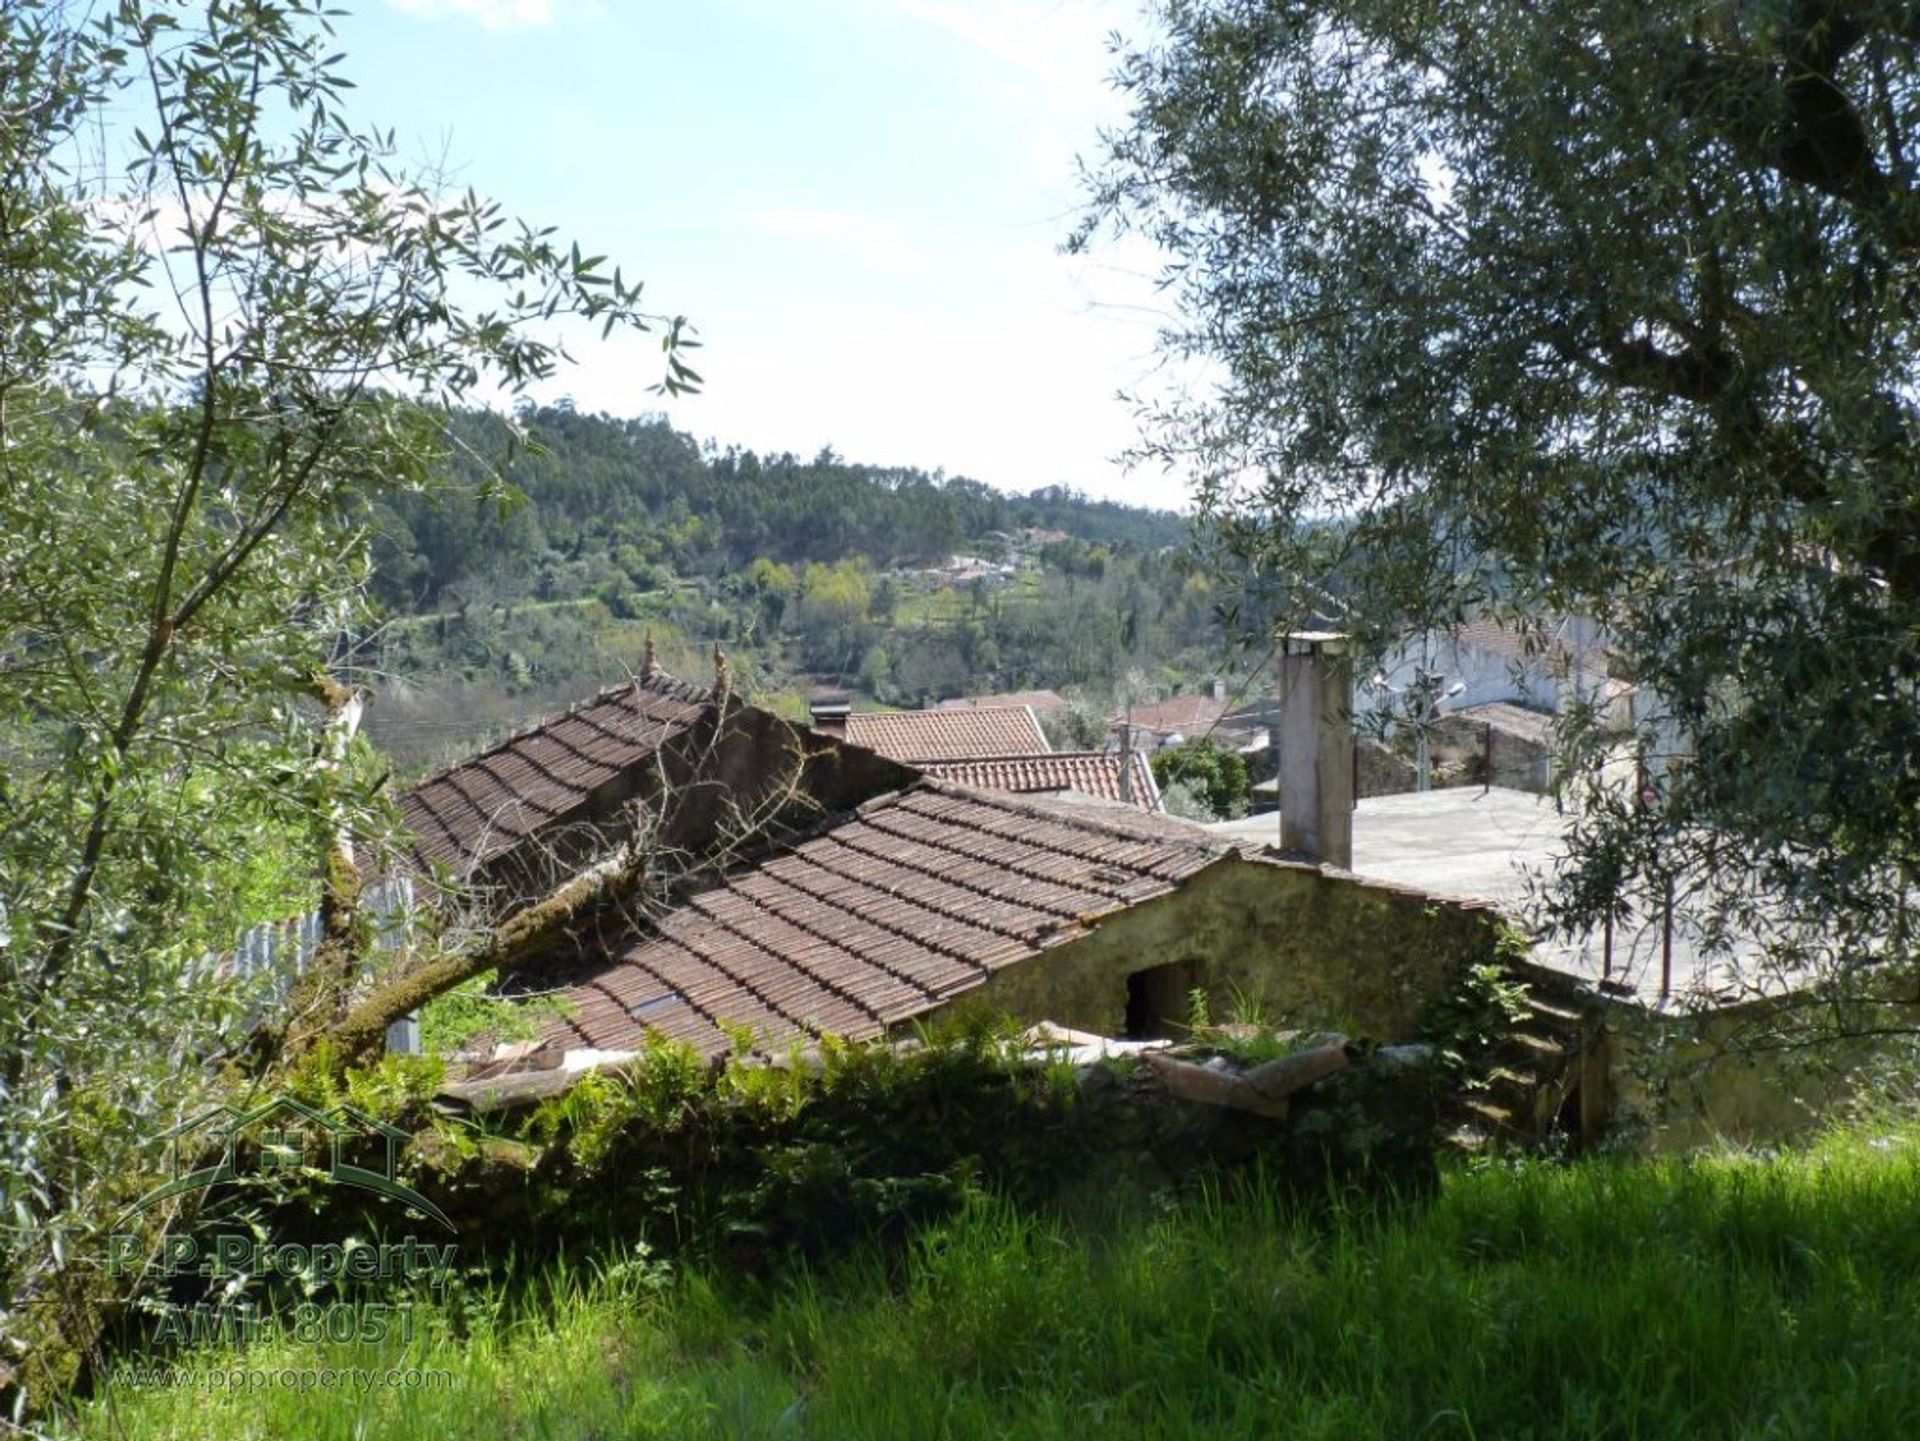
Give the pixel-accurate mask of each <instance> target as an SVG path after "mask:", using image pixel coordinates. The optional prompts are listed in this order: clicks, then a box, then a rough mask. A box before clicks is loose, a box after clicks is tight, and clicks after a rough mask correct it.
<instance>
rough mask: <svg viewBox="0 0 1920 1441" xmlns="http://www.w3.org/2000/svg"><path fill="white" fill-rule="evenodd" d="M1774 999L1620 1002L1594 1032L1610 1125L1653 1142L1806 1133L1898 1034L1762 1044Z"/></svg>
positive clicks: (1890, 1051) (1853, 1090)
mask: <svg viewBox="0 0 1920 1441" xmlns="http://www.w3.org/2000/svg"><path fill="white" fill-rule="evenodd" d="M1781 1004H1782V1003H1781V1002H1777V1001H1767V1000H1761V1001H1753V1002H1748V1003H1745V1004H1742V1005H1735V1006H1729V1007H1726V1008H1724V1009H1721V1010H1717V1011H1712V1012H1708V1013H1705V1014H1700V1015H1663V1014H1660V1013H1658V1012H1655V1011H1651V1010H1648V1009H1646V1008H1644V1007H1640V1006H1635V1005H1630V1004H1619V1005H1616V1006H1614V1007H1613V1008H1612V1009H1611V1011H1610V1013H1609V1016H1608V1023H1607V1026H1606V1030H1605V1034H1604V1035H1603V1037H1602V1039H1601V1052H1602V1055H1603V1057H1604V1067H1605V1076H1606V1087H1607V1094H1606V1098H1605V1103H1606V1108H1607V1111H1608V1114H1609V1117H1610V1120H1611V1122H1612V1124H1613V1126H1614V1127H1615V1128H1616V1129H1618V1130H1620V1131H1621V1132H1622V1133H1623V1134H1624V1135H1625V1136H1627V1137H1628V1138H1629V1139H1632V1140H1636V1141H1639V1142H1640V1143H1642V1144H1643V1145H1645V1146H1646V1147H1647V1148H1648V1149H1652V1150H1686V1149H1691V1148H1694V1147H1698V1146H1703V1145H1708V1144H1712V1143H1714V1142H1719V1141H1729V1140H1731V1141H1737V1142H1741V1143H1743V1144H1753V1143H1767V1142H1775V1141H1783V1140H1788V1139H1791V1138H1793V1137H1795V1136H1800V1135H1805V1134H1806V1133H1807V1132H1809V1131H1811V1130H1813V1129H1815V1128H1816V1127H1817V1126H1819V1125H1820V1124H1821V1122H1822V1121H1823V1120H1825V1119H1826V1118H1828V1117H1830V1116H1832V1115H1833V1113H1834V1112H1835V1110H1836V1109H1837V1108H1839V1107H1841V1106H1843V1105H1844V1104H1845V1103H1847V1102H1848V1101H1850V1100H1852V1099H1854V1098H1856V1097H1858V1096H1859V1095H1861V1094H1862V1092H1863V1087H1864V1086H1865V1085H1867V1084H1869V1083H1870V1082H1871V1078H1872V1077H1873V1076H1874V1074H1875V1071H1876V1067H1877V1065H1878V1063H1880V1062H1881V1061H1882V1060H1884V1059H1887V1058H1890V1057H1892V1056H1894V1055H1896V1054H1898V1052H1899V1050H1900V1048H1901V1045H1902V1044H1903V1043H1902V1041H1901V1040H1899V1039H1894V1040H1886V1041H1876V1040H1872V1039H1864V1038H1853V1039H1839V1038H1837V1039H1834V1040H1832V1041H1829V1042H1825V1043H1823V1044H1821V1045H1820V1046H1818V1047H1790V1048H1784V1049H1783V1048H1780V1047H1777V1046H1770V1045H1767V1044H1765V1039H1764V1032H1765V1030H1766V1029H1767V1027H1768V1022H1769V1016H1768V1012H1769V1011H1770V1010H1771V1009H1772V1008H1774V1007H1776V1006H1779V1005H1781Z"/></svg>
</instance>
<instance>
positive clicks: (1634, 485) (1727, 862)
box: [1076, 0, 1920, 1029]
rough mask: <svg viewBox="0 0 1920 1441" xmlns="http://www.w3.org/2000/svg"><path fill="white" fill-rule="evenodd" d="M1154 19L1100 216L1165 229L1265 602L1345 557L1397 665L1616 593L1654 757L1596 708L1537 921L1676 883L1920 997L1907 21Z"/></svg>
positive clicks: (1187, 450) (1205, 7) (1569, 739)
mask: <svg viewBox="0 0 1920 1441" xmlns="http://www.w3.org/2000/svg"><path fill="white" fill-rule="evenodd" d="M1145 33H1146V36H1147V38H1145V39H1143V40H1141V41H1139V42H1138V43H1136V44H1134V45H1132V46H1130V47H1127V48H1125V50H1124V53H1123V54H1122V57H1121V59H1120V62H1119V69H1118V72H1117V77H1116V78H1117V83H1118V85H1119V86H1120V88H1121V89H1122V91H1123V92H1124V94H1125V95H1126V97H1127V99H1128V101H1129V102H1130V118H1129V119H1128V120H1127V122H1126V123H1125V124H1124V125H1122V126H1120V127H1119V128H1117V129H1116V130H1115V131H1114V132H1113V133H1111V134H1110V135H1108V136H1107V137H1105V143H1104V147H1103V153H1102V154H1101V155H1100V157H1099V158H1098V159H1097V160H1096V161H1095V162H1094V163H1093V164H1092V165H1091V166H1090V169H1089V182H1090V186H1091V202H1092V203H1091V208H1090V212H1089V215H1088V217H1087V219H1086V220H1085V222H1084V225H1083V227H1082V229H1081V231H1080V232H1079V234H1078V235H1077V237H1076V243H1078V244H1081V245H1087V244H1095V243H1101V242H1102V241H1103V240H1104V238H1105V237H1107V236H1110V235H1113V234H1116V233H1118V234H1129V233H1131V234H1134V235H1138V236H1142V237H1144V238H1145V239H1147V240H1148V241H1151V242H1152V243H1154V244H1155V245H1157V246H1158V247H1160V249H1161V251H1162V252H1163V253H1164V255H1165V257H1166V271H1165V280H1166V283H1167V286H1168V288H1169V290H1170V293H1171V294H1172V296H1173V297H1175V299H1176V300H1177V302H1178V306H1179V316H1180V319H1179V320H1178V322H1177V323H1175V324H1174V325H1173V326H1171V327H1170V330H1169V333H1168V334H1167V335H1166V337H1165V345H1166V347H1167V349H1168V351H1169V352H1170V353H1172V354H1174V355H1177V356H1181V357H1186V358H1189V359H1196V360H1198V361H1200V362H1203V363H1204V364H1203V366H1202V367H1200V373H1202V374H1203V375H1206V376H1208V377H1210V378H1212V377H1217V379H1218V384H1217V385H1212V384H1209V386H1208V387H1207V388H1206V389H1205V390H1204V392H1203V393H1202V394H1201V395H1200V397H1199V398H1198V399H1197V400H1194V401H1191V402H1187V401H1171V402H1167V403H1164V404H1160V405H1158V406H1157V407H1155V408H1153V409H1152V410H1150V412H1149V416H1148V419H1149V422H1150V423H1149V427H1148V440H1147V443H1146V445H1145V446H1144V448H1143V449H1144V452H1145V453H1146V454H1148V455H1150V456H1155V457H1158V458H1160V459H1163V460H1166V461H1168V462H1171V463H1177V464H1180V465H1183V466H1189V467H1192V468H1193V470H1194V471H1195V473H1196V474H1197V475H1198V477H1199V480H1198V501H1199V509H1200V513H1201V517H1202V523H1203V528H1204V531H1205V534H1206V536H1207V537H1208V539H1209V541H1210V542H1211V544H1212V545H1213V547H1214V549H1215V554H1216V555H1217V556H1219V557H1221V558H1223V560H1224V561H1225V562H1227V563H1228V566H1229V568H1230V569H1231V570H1232V571H1233V573H1234V574H1235V575H1236V576H1237V577H1238V578H1239V579H1240V581H1241V582H1242V584H1243V585H1244V586H1245V588H1246V592H1247V600H1246V602H1245V604H1244V607H1243V613H1244V614H1248V615H1251V614H1256V613H1257V614H1260V615H1261V616H1263V617H1264V618H1266V619H1268V620H1270V619H1272V618H1273V617H1276V616H1280V615H1284V614H1286V613H1288V611H1289V609H1290V606H1291V605H1292V604H1293V603H1296V602H1297V603H1298V605H1299V607H1300V608H1306V607H1310V606H1311V605H1312V604H1313V603H1314V597H1313V592H1312V590H1311V587H1312V586H1313V585H1314V584H1321V585H1328V586H1331V587H1334V588H1336V589H1337V590H1338V592H1339V593H1340V594H1341V595H1342V596H1343V597H1344V598H1345V599H1346V601H1347V603H1348V604H1349V605H1350V607H1351V612H1350V616H1349V619H1350V622H1351V624H1352V626H1353V628H1354V629H1355V630H1356V631H1357V632H1359V633H1360V634H1361V635H1362V636H1363V637H1364V638H1366V639H1367V640H1369V641H1370V642H1372V643H1374V644H1375V645H1376V646H1380V647H1384V646H1385V645H1386V644H1387V643H1388V642H1389V641H1390V640H1391V639H1392V638H1393V637H1394V636H1395V635H1396V634H1397V633H1404V632H1405V631H1408V630H1415V631H1418V630H1424V629H1427V628H1430V627H1436V626H1442V627H1443V626H1447V625H1451V624H1456V623H1458V622H1459V621H1461V620H1462V619H1463V618H1465V617H1468V616H1472V615H1477V614H1481V613H1485V612H1492V613H1494V614H1496V615H1503V616H1506V617H1508V618H1510V619H1513V620H1514V621H1516V622H1518V621H1521V620H1522V619H1524V618H1527V617H1538V616H1542V615H1549V616H1551V615H1582V616H1589V617H1592V618H1594V619H1595V620H1597V621H1598V622H1600V623H1601V624H1602V625H1604V627H1605V629H1606V632H1607V634H1608V636H1609V638H1610V639H1609V645H1610V648H1611V651H1612V664H1613V667H1614V671H1615V673H1616V675H1617V676H1618V677H1619V678H1620V679H1622V680H1625V681H1630V682H1632V683H1633V684H1634V685H1635V686H1636V687H1637V695H1636V697H1635V699H1636V701H1637V711H1636V713H1635V715H1634V716H1633V718H1632V719H1633V724H1634V727H1635V729H1636V731H1637V734H1635V735H1632V736H1629V737H1626V738H1625V739H1626V741H1627V742H1628V744H1627V746H1626V747H1625V749H1626V751H1627V752H1628V753H1631V752H1634V751H1637V752H1638V753H1639V756H1640V758H1641V760H1642V761H1644V762H1645V764H1646V767H1647V773H1648V775H1650V776H1651V778H1652V783H1651V784H1634V783H1628V784H1625V785H1620V784H1611V783H1606V781H1605V780H1604V777H1605V776H1606V775H1607V769H1606V767H1604V766H1603V764H1602V763H1603V762H1604V761H1605V760H1607V759H1608V758H1609V757H1618V756H1620V755H1621V754H1622V750H1623V747H1622V740H1623V737H1621V736H1620V735H1619V734H1617V733H1616V732H1617V730H1618V727H1619V726H1620V725H1621V724H1623V723H1624V718H1623V717H1621V716H1620V715H1619V714H1617V712H1616V713H1614V714H1607V713H1605V712H1603V711H1602V710H1601V708H1600V707H1598V706H1597V705H1595V704H1593V703H1591V698H1590V697H1589V698H1586V699H1587V703H1585V704H1580V705H1576V706H1574V707H1573V708H1572V713H1571V714H1570V715H1569V716H1568V717H1567V719H1566V723H1565V724H1564V725H1563V726H1562V727H1561V732H1562V741H1563V744H1564V745H1565V747H1566V748H1567V751H1568V754H1567V756H1566V761H1567V764H1566V765H1565V766H1564V767H1563V774H1564V775H1565V776H1566V784H1567V786H1568V787H1569V789H1570V790H1571V791H1572V792H1574V793H1575V795H1574V799H1575V800H1576V801H1577V802H1578V804H1577V805H1576V806H1575V807H1574V808H1573V809H1574V813H1575V816H1576V819H1575V821H1574V823H1573V834H1572V845H1573V857H1572V861H1571V864H1570V865H1569V866H1567V867H1566V868H1565V871H1564V873H1563V874H1562V875H1561V876H1560V877H1559V878H1558V881H1559V883H1558V885H1557V886H1556V888H1555V889H1554V892H1553V893H1552V895H1551V897H1550V898H1549V902H1548V906H1547V912H1546V914H1547V918H1548V919H1550V920H1552V921H1555V922H1557V923H1559V924H1560V925H1562V926H1565V927H1567V928H1569V929H1573V930H1580V929H1583V928H1585V927H1588V926H1591V925H1592V924H1594V923H1595V922H1596V921H1598V920H1600V919H1601V918H1603V917H1604V916H1605V915H1606V914H1608V912H1609V911H1611V910H1617V909H1619V908H1620V907H1621V906H1623V905H1625V904H1632V903H1633V898H1634V897H1636V896H1642V897H1643V896H1646V895H1648V894H1658V893H1659V891H1660V889H1661V887H1662V886H1663V885H1664V884H1665V883H1666V882H1667V880H1668V879H1669V878H1671V879H1672V880H1673V881H1674V883H1675V884H1676V885H1678V886H1679V887H1680V888H1681V890H1682V892H1683V894H1684V893H1687V892H1692V893H1694V895H1695V902H1694V905H1695V908H1696V913H1697V914H1698V915H1699V917H1700V919H1701V924H1702V926H1703V927H1704V930H1705V933H1706V939H1707V941H1708V942H1709V943H1725V942H1728V941H1730V940H1731V939H1732V938H1733V937H1734V936H1735V935H1737V934H1738V935H1747V936H1751V937H1757V938H1758V940H1759V941H1761V942H1762V943H1763V945H1764V952H1765V959H1764V960H1762V961H1758V962H1752V963H1750V964H1749V965H1748V966H1747V968H1746V970H1745V977H1746V979H1747V980H1749V981H1754V982H1758V981H1759V980H1760V979H1761V976H1760V972H1762V971H1773V970H1774V969H1775V968H1779V967H1785V968H1787V970H1788V971H1789V972H1790V977H1791V979H1792V980H1794V981H1795V982H1797V983H1804V982H1809V981H1812V982H1814V983H1815V985H1814V987H1813V992H1812V993H1813V994H1815V995H1817V996H1818V997H1819V998H1820V1000H1821V1002H1822V1005H1823V1006H1824V1007H1825V1009H1823V1010H1821V1011H1820V1012H1819V1015H1818V1019H1819V1021H1820V1024H1821V1025H1822V1026H1830V1025H1833V1024H1836V1023H1837V1024H1843V1025H1846V1024H1850V1025H1855V1026H1865V1027H1882V1026H1890V1027H1893V1028H1895V1029H1902V1028H1906V1027H1909V1026H1910V1025H1911V1024H1912V1019H1913V1018H1911V1017H1909V1016H1908V1014H1907V1012H1906V1011H1905V1009H1904V1008H1902V1007H1900V1006H1894V1007H1893V1008H1892V1009H1888V1008H1885V1007H1880V1008H1875V1009H1872V1010H1871V1011H1862V1012H1854V1013H1851V1014H1848V1013H1844V1012H1843V1011H1836V1010H1834V1009H1833V1006H1836V1005H1839V1004H1840V1003H1841V1001H1842V1000H1843V999H1844V998H1846V997H1850V996H1851V997H1858V996H1860V995H1862V994H1863V993H1864V994H1868V995H1873V996H1877V997H1879V998H1880V999H1881V1000H1895V999H1897V998H1898V997H1899V996H1901V995H1905V994H1907V993H1908V991H1909V990H1910V986H1908V984H1907V982H1906V981H1904V980H1903V979H1901V977H1902V975H1903V973H1906V972H1909V971H1910V963H1911V959H1912V954H1913V937H1912V929H1911V922H1910V919H1909V917H1910V905H1909V900H1910V896H1911V892H1912V873H1913V867H1914V863H1915V861H1916V859H1920V703H1917V702H1920V696H1916V686H1915V681H1916V667H1917V665H1920V465H1917V464H1916V462H1917V460H1920V450H1917V449H1916V440H1920V427H1917V425H1916V422H1917V421H1920V416H1917V415H1916V411H1915V399H1916V386H1915V382H1916V379H1920V374H1917V372H1920V181H1917V179H1916V169H1915V167H1916V164H1920V5H1914V4H1911V3H1894V0H1672V3H1667V4H1660V5H1648V4H1645V3H1643V0H1471V3H1459V4H1449V5H1434V4H1427V3H1416V0H1164V3H1158V4H1156V5H1154V6H1153V7H1152V14H1151V17H1150V24H1149V26H1148V27H1147V30H1146V32H1145ZM1665 762H1674V763H1673V764H1665ZM1617 769H1622V770H1625V771H1626V772H1627V773H1628V774H1629V775H1631V773H1632V767H1631V765H1628V766H1624V767H1618V768H1617ZM1623 898H1625V899H1623ZM1773 978H1774V979H1776V980H1777V979H1779V977H1778V976H1777V975H1775V976H1774V977H1773ZM1876 978H1878V980H1876Z"/></svg>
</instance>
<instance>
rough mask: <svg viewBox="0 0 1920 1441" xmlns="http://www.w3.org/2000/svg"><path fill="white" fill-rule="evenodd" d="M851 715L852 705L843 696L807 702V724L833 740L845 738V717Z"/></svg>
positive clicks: (818, 698)
mask: <svg viewBox="0 0 1920 1441" xmlns="http://www.w3.org/2000/svg"><path fill="white" fill-rule="evenodd" d="M852 714H853V703H852V702H851V701H849V700H847V699H846V697H844V696H816V697H814V698H813V699H812V700H810V701H808V702H807V716H808V723H809V724H810V725H812V727H813V728H814V729H815V730H817V731H819V732H820V734H821V735H823V736H832V737H833V738H834V739H835V740H845V739H846V738H847V717H848V716H850V715H852Z"/></svg>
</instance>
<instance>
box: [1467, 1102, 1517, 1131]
mask: <svg viewBox="0 0 1920 1441" xmlns="http://www.w3.org/2000/svg"><path fill="white" fill-rule="evenodd" d="M1461 1109H1462V1110H1464V1111H1466V1112H1467V1113H1468V1114H1469V1115H1470V1117H1471V1118H1472V1119H1471V1120H1470V1121H1469V1122H1468V1124H1470V1125H1474V1124H1478V1125H1484V1126H1492V1127H1493V1128H1494V1129H1495V1130H1497V1131H1511V1130H1514V1129H1515V1128H1516V1127H1517V1126H1518V1124H1519V1123H1518V1121H1517V1120H1516V1119H1515V1117H1514V1113H1513V1112H1512V1111H1510V1110H1508V1109H1507V1108H1506V1107H1505V1106H1502V1105H1499V1104H1498V1103H1497V1102H1494V1101H1466V1102H1463V1103H1462V1105H1461Z"/></svg>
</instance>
